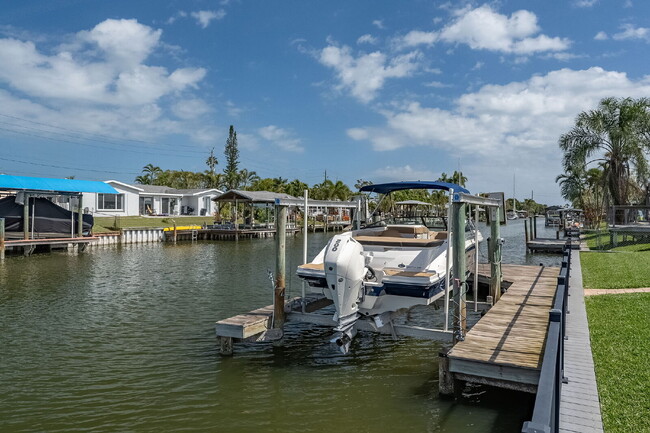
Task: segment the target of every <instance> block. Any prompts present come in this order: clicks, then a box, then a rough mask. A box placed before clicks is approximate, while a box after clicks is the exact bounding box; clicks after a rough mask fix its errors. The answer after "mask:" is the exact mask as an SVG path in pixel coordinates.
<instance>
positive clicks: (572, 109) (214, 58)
mask: <svg viewBox="0 0 650 433" xmlns="http://www.w3.org/2000/svg"><path fill="white" fill-rule="evenodd" d="M0 7H1V8H2V9H1V10H2V13H1V14H0V148H1V150H2V151H1V152H0V172H1V173H6V174H13V175H27V176H45V177H65V176H71V175H74V176H76V178H78V179H93V180H107V179H117V180H121V181H125V182H132V181H133V179H134V178H135V176H137V175H138V174H139V173H140V172H141V169H142V167H143V166H144V165H146V164H149V163H151V164H154V165H157V166H160V167H161V168H163V169H175V170H181V169H182V170H192V171H198V170H204V169H206V166H205V159H206V158H207V156H208V153H209V151H210V149H211V148H212V147H214V148H215V153H216V154H217V157H218V158H219V161H220V167H221V168H223V165H224V163H225V158H224V157H223V147H224V143H225V140H226V138H227V134H228V127H229V125H231V124H232V125H234V126H235V129H236V130H237V132H238V139H239V146H240V152H241V154H240V156H241V158H240V160H241V167H242V168H247V169H249V170H254V171H256V172H257V173H258V174H259V175H260V176H262V177H278V176H281V177H284V178H288V179H290V180H291V179H294V178H299V179H301V180H303V181H305V182H307V183H308V184H310V185H312V184H315V183H318V182H321V181H322V180H323V178H324V175H325V172H327V176H328V178H330V179H333V180H342V181H344V182H346V183H347V184H348V185H350V186H352V185H353V184H354V183H355V181H356V180H357V179H361V178H362V179H366V180H371V181H374V182H382V181H391V180H426V179H436V178H437V177H438V176H440V174H441V173H442V172H446V173H451V172H453V171H454V170H458V169H459V168H460V169H461V170H462V171H463V173H465V174H466V176H467V177H468V178H469V185H468V186H469V189H470V190H471V191H472V192H482V191H505V192H506V194H507V195H511V194H512V191H513V178H515V177H516V191H517V193H516V195H517V198H518V199H520V200H522V199H524V198H527V197H530V195H531V193H532V192H533V191H534V195H535V199H536V200H537V201H540V202H544V203H548V204H551V203H559V202H561V201H562V200H561V198H560V195H559V191H558V188H557V185H556V184H555V182H554V179H555V177H556V176H557V175H558V174H560V173H561V165H560V161H561V154H560V153H559V150H558V147H557V140H558V138H559V135H560V134H562V133H563V132H565V131H567V130H569V129H570V127H571V125H572V124H573V120H574V118H575V116H576V115H577V114H578V113H579V112H581V111H583V110H588V109H592V108H594V107H596V105H597V103H598V101H599V100H600V99H601V98H603V97H608V96H616V97H627V96H631V97H635V98H638V97H648V96H650V75H648V61H647V59H648V54H649V52H650V51H649V50H648V48H649V47H650V45H649V44H650V2H646V1H641V0H616V1H614V0H565V1H549V0H529V1H507V0H504V1H495V2H469V1H468V2H464V1H455V2H436V1H419V0H413V1H399V2H398V1H377V0H366V1H334V0H333V1H327V2H307V1H304V0H303V1H300V0H285V1H275V0H265V1H255V2H253V1H243V0H240V1H237V0H229V1H228V0H224V1H194V2H192V1H164V0H156V1H152V0H151V1H146V0H139V1H137V2H135V1H122V0H113V1H110V2H107V1H95V0H61V1H56V2H52V1H45V0H43V1H30V0H23V1H19V2H17V1H16V2H3V4H2V6H0Z"/></svg>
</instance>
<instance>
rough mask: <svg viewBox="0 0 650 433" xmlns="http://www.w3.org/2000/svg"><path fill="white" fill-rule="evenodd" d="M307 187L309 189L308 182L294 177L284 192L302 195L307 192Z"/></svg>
mask: <svg viewBox="0 0 650 433" xmlns="http://www.w3.org/2000/svg"><path fill="white" fill-rule="evenodd" d="M306 189H307V190H308V189H309V186H307V184H306V183H304V182H301V181H300V180H298V179H294V180H292V181H291V182H289V183H288V184H287V186H286V187H285V191H284V192H285V193H287V194H289V195H292V196H294V197H302V196H303V195H304V194H305V190H306Z"/></svg>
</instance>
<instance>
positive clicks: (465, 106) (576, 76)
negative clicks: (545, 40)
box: [347, 67, 650, 185]
mask: <svg viewBox="0 0 650 433" xmlns="http://www.w3.org/2000/svg"><path fill="white" fill-rule="evenodd" d="M631 95H632V96H634V97H650V77H645V78H643V79H641V80H631V79H630V78H628V77H627V75H626V74H625V73H623V72H615V71H606V70H604V69H602V68H599V67H593V68H590V69H586V70H572V69H560V70H556V71H552V72H549V73H548V74H546V75H539V76H533V77H531V78H530V79H528V80H526V81H521V82H512V83H509V84H505V85H485V86H483V87H482V88H480V89H479V90H478V91H476V92H473V93H466V94H464V95H462V96H461V97H460V98H458V99H457V100H456V101H455V104H454V108H453V109H451V110H443V109H440V108H435V107H426V106H423V105H421V104H419V103H415V102H413V103H411V104H409V105H408V106H407V107H406V108H402V109H395V110H393V111H388V110H384V111H382V113H381V114H382V115H383V116H384V117H385V123H384V125H383V126H370V127H355V128H351V129H349V130H348V131H347V133H348V136H349V137H351V138H352V139H354V140H357V141H367V142H369V143H370V144H371V145H372V148H373V149H374V150H376V151H391V150H397V149H403V148H411V149H413V148H414V147H426V148H429V149H435V150H436V151H438V152H442V153H443V154H444V155H454V156H455V157H461V156H465V155H470V156H471V157H472V159H473V160H475V161H480V162H477V167H479V166H480V167H481V169H482V170H488V167H490V166H494V167H502V168H503V169H508V167H510V168H509V169H510V170H512V167H515V166H517V165H521V161H532V163H531V164H529V165H527V170H529V171H530V173H529V174H531V175H532V174H534V175H538V176H540V177H539V179H538V182H541V181H542V180H543V181H544V182H548V183H549V184H550V185H552V184H554V183H553V182H554V180H553V178H554V177H555V176H556V175H557V174H558V172H559V170H561V167H560V164H559V160H560V152H559V151H558V148H557V140H558V138H559V136H560V135H561V134H562V133H564V132H566V131H567V130H569V129H570V128H571V126H572V125H573V122H574V119H575V116H576V115H577V114H578V113H580V112H581V111H584V110H588V109H591V108H594V107H596V106H597V104H598V102H599V101H600V100H601V99H602V98H604V97H609V96H616V97H626V96H631ZM413 151H414V150H413ZM531 155H534V156H535V157H534V158H532V157H531ZM477 170H478V168H477ZM490 170H492V171H493V172H494V170H495V168H491V169H490ZM497 172H498V171H497ZM473 174H474V176H475V177H476V176H478V175H479V174H480V173H478V172H474V173H473ZM470 178H471V177H470ZM531 182H532V180H531Z"/></svg>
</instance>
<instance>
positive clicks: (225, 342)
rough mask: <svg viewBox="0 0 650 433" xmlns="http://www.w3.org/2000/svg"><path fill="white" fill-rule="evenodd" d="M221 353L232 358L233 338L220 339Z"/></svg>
mask: <svg viewBox="0 0 650 433" xmlns="http://www.w3.org/2000/svg"><path fill="white" fill-rule="evenodd" d="M219 353H221V354H222V355H224V356H232V337H219Z"/></svg>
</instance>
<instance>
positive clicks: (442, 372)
mask: <svg viewBox="0 0 650 433" xmlns="http://www.w3.org/2000/svg"><path fill="white" fill-rule="evenodd" d="M438 392H439V393H440V395H444V396H453V395H454V394H455V392H454V376H453V374H452V373H451V372H450V371H449V357H448V356H447V351H446V350H445V351H442V352H440V353H438Z"/></svg>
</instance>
